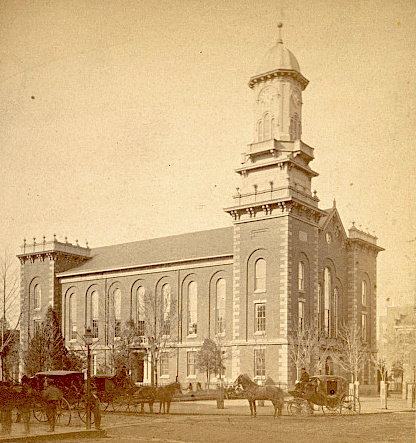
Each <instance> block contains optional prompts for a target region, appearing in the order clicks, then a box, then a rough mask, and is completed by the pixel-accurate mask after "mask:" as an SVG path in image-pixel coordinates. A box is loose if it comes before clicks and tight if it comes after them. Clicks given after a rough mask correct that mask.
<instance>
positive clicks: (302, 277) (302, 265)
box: [298, 261, 305, 292]
mask: <svg viewBox="0 0 416 443" xmlns="http://www.w3.org/2000/svg"><path fill="white" fill-rule="evenodd" d="M298 277H299V291H302V292H303V291H305V263H303V262H301V261H300V262H299V272H298Z"/></svg>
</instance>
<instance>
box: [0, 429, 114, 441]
mask: <svg viewBox="0 0 416 443" xmlns="http://www.w3.org/2000/svg"><path fill="white" fill-rule="evenodd" d="M106 435H107V433H106V431H105V430H100V431H98V430H96V429H91V430H86V429H83V430H82V431H69V432H58V433H52V432H51V433H48V434H37V435H36V434H33V435H22V434H20V435H15V436H13V435H1V434H0V442H1V443H3V442H19V443H32V442H41V441H57V440H66V439H69V438H73V439H79V438H96V437H99V438H101V437H106Z"/></svg>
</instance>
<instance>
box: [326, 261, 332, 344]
mask: <svg viewBox="0 0 416 443" xmlns="http://www.w3.org/2000/svg"><path fill="white" fill-rule="evenodd" d="M331 288H332V284H331V271H330V270H329V268H325V269H324V329H325V333H326V334H327V335H328V336H329V334H330V331H331V306H330V303H331Z"/></svg>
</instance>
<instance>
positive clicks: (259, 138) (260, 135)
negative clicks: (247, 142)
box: [257, 120, 263, 142]
mask: <svg viewBox="0 0 416 443" xmlns="http://www.w3.org/2000/svg"><path fill="white" fill-rule="evenodd" d="M257 141H259V142H262V141H263V121H262V120H260V121H259V122H258V124H257Z"/></svg>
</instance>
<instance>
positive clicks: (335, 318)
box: [332, 288, 339, 338]
mask: <svg viewBox="0 0 416 443" xmlns="http://www.w3.org/2000/svg"><path fill="white" fill-rule="evenodd" d="M338 302H339V291H338V288H334V298H333V302H332V310H333V316H332V336H333V337H335V338H336V337H337V336H338Z"/></svg>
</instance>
